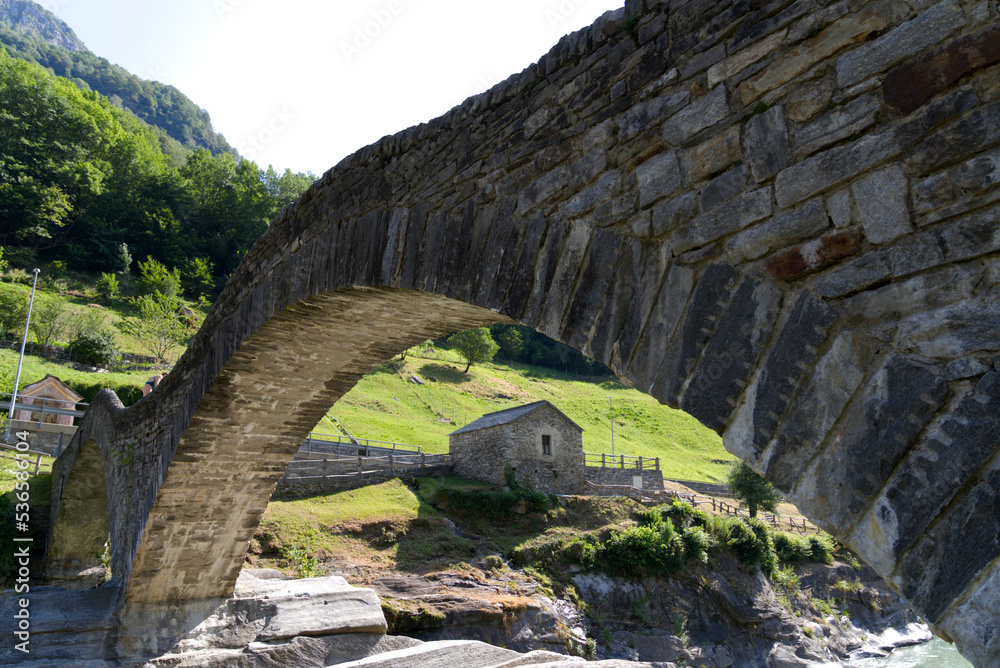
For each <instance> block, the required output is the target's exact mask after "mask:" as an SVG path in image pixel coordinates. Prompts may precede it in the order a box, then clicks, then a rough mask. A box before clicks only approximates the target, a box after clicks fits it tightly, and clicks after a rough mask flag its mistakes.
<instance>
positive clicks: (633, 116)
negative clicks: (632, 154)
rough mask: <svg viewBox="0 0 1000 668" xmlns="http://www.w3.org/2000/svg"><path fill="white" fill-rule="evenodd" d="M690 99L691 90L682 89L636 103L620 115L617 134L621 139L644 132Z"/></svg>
mask: <svg viewBox="0 0 1000 668" xmlns="http://www.w3.org/2000/svg"><path fill="white" fill-rule="evenodd" d="M690 99H691V92H690V91H687V90H682V91H676V92H669V93H664V94H662V95H659V96H657V97H655V98H653V99H652V100H649V101H647V102H644V103H640V104H637V105H636V106H635V107H633V108H632V109H630V110H628V111H627V112H626V113H625V114H624V115H623V116H622V119H621V125H620V126H619V127H620V129H619V136H620V137H621V138H622V139H623V140H628V139H631V138H633V137H636V136H638V135H640V134H642V133H644V132H646V131H647V130H649V129H651V128H653V127H655V126H656V125H659V123H660V122H661V121H662V120H663V119H664V118H666V117H667V116H669V115H670V114H672V113H674V112H675V111H677V110H678V109H680V108H681V107H683V106H684V105H685V104H687V103H688V101H689V100H690Z"/></svg>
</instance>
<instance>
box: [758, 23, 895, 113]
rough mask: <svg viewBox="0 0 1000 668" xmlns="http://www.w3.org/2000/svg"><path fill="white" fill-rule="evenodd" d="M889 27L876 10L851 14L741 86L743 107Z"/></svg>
mask: <svg viewBox="0 0 1000 668" xmlns="http://www.w3.org/2000/svg"><path fill="white" fill-rule="evenodd" d="M885 26H886V19H885V17H884V16H882V15H881V14H879V13H877V12H874V11H865V12H861V13H859V14H852V15H850V16H847V17H845V18H844V19H842V20H840V21H837V22H836V23H834V24H833V25H831V26H829V27H827V28H826V29H825V30H823V31H822V32H820V33H819V34H818V35H816V36H815V37H813V38H812V39H809V40H806V41H805V42H803V43H802V44H800V45H799V46H797V47H795V48H794V49H792V50H791V51H790V52H789V53H787V54H786V55H784V56H782V57H781V58H780V59H778V60H777V61H775V62H774V63H773V64H771V65H769V66H768V67H767V69H765V70H764V71H763V72H761V73H760V74H758V75H756V76H754V77H751V78H749V79H747V80H746V81H744V82H743V83H742V84H740V98H741V99H742V100H743V104H745V105H748V104H751V103H752V102H754V101H755V100H756V99H757V98H759V97H760V96H761V95H763V94H764V93H767V92H768V91H771V90H774V89H775V88H777V87H778V86H780V85H782V84H784V83H787V82H788V81H791V80H792V79H794V78H795V77H797V76H798V75H800V74H802V73H803V72H805V71H806V70H808V69H809V68H810V67H812V66H813V65H815V64H816V63H818V62H820V61H821V60H824V59H826V58H829V57H830V56H832V55H833V54H835V53H837V52H838V51H840V50H841V49H843V48H845V47H847V46H850V45H851V44H853V43H856V42H860V41H863V40H864V39H865V38H866V37H867V36H868V35H870V34H871V33H873V32H877V31H879V30H881V29H882V28H884V27H885Z"/></svg>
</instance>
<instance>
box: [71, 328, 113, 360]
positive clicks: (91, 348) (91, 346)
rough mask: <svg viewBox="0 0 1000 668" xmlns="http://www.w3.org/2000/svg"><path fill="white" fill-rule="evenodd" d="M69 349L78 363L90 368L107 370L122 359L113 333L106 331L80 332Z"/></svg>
mask: <svg viewBox="0 0 1000 668" xmlns="http://www.w3.org/2000/svg"><path fill="white" fill-rule="evenodd" d="M70 347H71V348H72V349H73V354H74V356H75V357H76V359H77V360H78V361H80V362H83V363H84V364H89V365H91V366H99V367H105V368H107V367H109V366H112V365H113V364H115V363H116V362H117V361H118V360H120V359H121V357H122V354H121V351H120V350H118V345H117V344H116V343H115V335H114V333H113V332H111V331H110V330H107V329H99V330H94V331H90V332H80V334H79V335H77V337H76V338H75V339H74V340H73V342H72V343H71V344H70Z"/></svg>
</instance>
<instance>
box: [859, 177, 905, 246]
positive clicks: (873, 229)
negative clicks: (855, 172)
mask: <svg viewBox="0 0 1000 668" xmlns="http://www.w3.org/2000/svg"><path fill="white" fill-rule="evenodd" d="M906 186H907V182H906V175H905V174H903V168H902V167H900V166H899V165H893V166H892V167H887V168H885V169H880V170H879V171H877V172H872V173H871V174H869V175H868V176H867V177H865V178H863V179H861V180H860V181H856V182H854V183H853V184H852V185H851V192H852V193H853V195H854V202H855V204H856V205H857V207H858V212H859V213H860V214H861V224H862V226H864V228H865V236H866V237H868V240H869V241H871V242H872V243H873V244H884V243H887V242H889V241H892V240H893V239H897V238H899V237H901V236H902V235H904V234H908V233H909V232H912V231H913V225H912V224H911V223H910V210H909V208H908V207H907V205H906V201H907V188H906Z"/></svg>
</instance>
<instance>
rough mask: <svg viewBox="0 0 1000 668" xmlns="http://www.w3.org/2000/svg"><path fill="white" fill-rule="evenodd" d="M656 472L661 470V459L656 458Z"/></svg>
mask: <svg viewBox="0 0 1000 668" xmlns="http://www.w3.org/2000/svg"><path fill="white" fill-rule="evenodd" d="M656 470H657V471H659V470H660V458H659V457H657V458H656Z"/></svg>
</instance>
